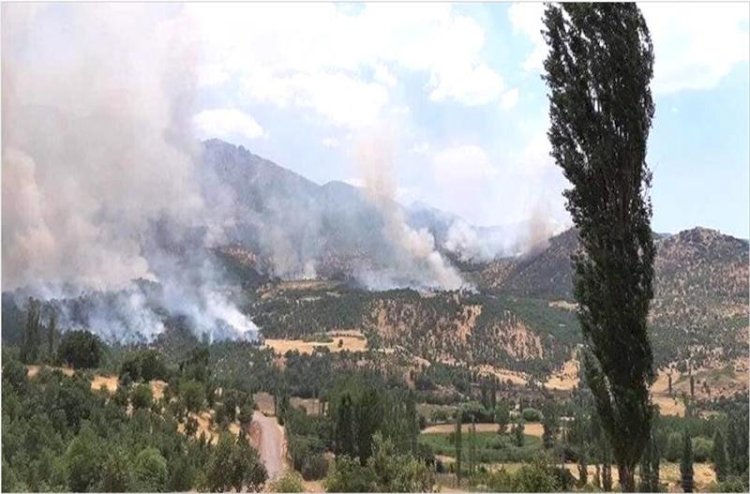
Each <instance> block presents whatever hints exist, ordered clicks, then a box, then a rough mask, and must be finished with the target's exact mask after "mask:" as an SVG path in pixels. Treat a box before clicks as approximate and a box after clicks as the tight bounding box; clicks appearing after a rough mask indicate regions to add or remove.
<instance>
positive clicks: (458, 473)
mask: <svg viewBox="0 0 750 494" xmlns="http://www.w3.org/2000/svg"><path fill="white" fill-rule="evenodd" d="M462 419H463V413H462V412H461V410H458V411H457V412H456V433H455V442H456V482H457V484H458V487H459V488H460V487H461V448H462V447H463V444H462V441H461V425H462V422H463V420H462Z"/></svg>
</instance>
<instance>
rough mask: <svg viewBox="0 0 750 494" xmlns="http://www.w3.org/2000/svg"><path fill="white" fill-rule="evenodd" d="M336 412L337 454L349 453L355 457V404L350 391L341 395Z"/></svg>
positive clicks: (348, 454) (351, 456)
mask: <svg viewBox="0 0 750 494" xmlns="http://www.w3.org/2000/svg"><path fill="white" fill-rule="evenodd" d="M336 411H337V413H336V429H335V434H336V440H335V444H334V446H335V448H336V449H335V452H336V455H337V456H339V455H347V456H349V457H350V458H354V457H355V455H356V445H355V443H354V406H353V404H352V398H351V396H350V395H349V393H345V394H344V396H342V397H341V401H340V402H339V404H338V407H337V410H336Z"/></svg>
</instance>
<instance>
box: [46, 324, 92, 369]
mask: <svg viewBox="0 0 750 494" xmlns="http://www.w3.org/2000/svg"><path fill="white" fill-rule="evenodd" d="M102 347H103V344H102V341H101V340H100V339H99V337H98V336H96V335H95V334H93V333H90V332H88V331H83V330H76V331H68V332H67V333H65V334H64V335H63V337H62V340H61V341H60V347H59V348H58V350H57V356H58V359H59V360H60V361H61V362H63V363H64V364H67V365H70V366H72V367H73V368H75V369H90V368H93V367H97V366H98V365H99V362H100V361H101V358H102V353H103V348H102Z"/></svg>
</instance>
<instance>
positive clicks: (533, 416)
mask: <svg viewBox="0 0 750 494" xmlns="http://www.w3.org/2000/svg"><path fill="white" fill-rule="evenodd" d="M521 417H523V420H524V421H526V422H541V421H542V412H540V411H539V410H537V409H536V408H524V409H523V412H521Z"/></svg>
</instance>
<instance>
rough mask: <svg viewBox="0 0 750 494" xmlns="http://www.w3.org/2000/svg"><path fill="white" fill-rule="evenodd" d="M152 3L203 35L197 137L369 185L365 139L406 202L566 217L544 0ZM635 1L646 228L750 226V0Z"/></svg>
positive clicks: (474, 219)
mask: <svg viewBox="0 0 750 494" xmlns="http://www.w3.org/2000/svg"><path fill="white" fill-rule="evenodd" d="M61 8H62V7H61ZM149 8H151V7H149ZM153 8H159V9H163V11H162V12H160V14H159V15H160V16H162V17H163V19H162V21H163V22H165V23H169V22H176V20H179V22H183V23H184V25H185V26H187V28H188V29H189V31H190V33H191V37H192V38H193V41H194V61H195V77H196V88H195V89H196V100H195V102H194V105H193V109H192V112H193V115H192V117H191V121H192V125H193V127H194V129H195V132H196V134H197V136H199V137H200V138H209V137H218V138H221V139H224V140H227V141H229V142H232V143H234V144H237V145H242V146H244V147H245V148H247V149H248V150H250V151H252V152H253V153H255V154H258V155H260V156H263V157H265V158H268V159H270V160H272V161H274V162H276V163H278V164H280V165H282V166H284V167H286V168H289V169H291V170H293V171H295V172H297V173H300V174H301V175H303V176H305V177H307V178H309V179H311V180H313V181H315V182H317V183H319V184H323V183H325V182H328V181H330V180H341V181H346V182H348V183H351V184H354V185H358V184H361V183H362V175H363V173H364V172H363V170H362V166H361V165H360V164H359V163H358V159H357V156H358V150H359V149H361V148H362V147H363V146H369V145H371V144H372V143H375V145H377V146H380V147H382V149H383V150H384V152H383V153H382V154H383V156H385V157H387V158H385V159H388V160H389V163H384V164H383V166H384V168H386V169H389V170H391V171H392V173H393V174H394V177H393V179H394V181H395V182H396V183H397V184H398V188H397V191H398V199H399V200H400V201H401V202H402V203H404V204H410V203H412V202H415V201H421V202H424V203H427V204H430V205H432V206H434V207H437V208H440V209H443V210H446V211H450V212H452V213H455V214H458V215H460V216H463V217H464V218H465V219H466V220H468V221H469V222H471V223H473V224H476V225H496V224H509V223H514V222H518V221H523V220H527V219H529V218H531V217H539V216H542V217H544V218H548V219H550V220H551V221H552V222H554V223H555V224H559V225H567V224H568V223H569V219H568V215H567V213H566V211H565V209H564V201H563V198H562V196H561V192H562V191H563V190H564V189H565V188H566V186H567V184H566V180H565V179H564V177H563V176H562V174H561V172H560V171H559V169H558V168H557V167H556V166H555V164H554V162H553V161H552V159H551V158H550V157H549V144H548V142H547V137H546V131H547V128H548V124H549V121H548V117H547V110H548V106H547V104H548V103H547V97H546V88H545V85H544V83H543V81H542V80H541V77H540V76H541V72H542V60H543V59H544V57H545V55H546V47H545V45H544V42H543V40H542V37H541V35H540V33H539V31H540V29H541V16H542V10H543V6H542V4H540V3H523V4H514V3H493V4H489V3H471V4H448V3H439V4H438V3H436V4H414V3H410V4H394V3H376V4H343V3H339V4H333V3H330V4H326V3H308V4H290V3H279V4H265V3H252V4H237V3H233V4H216V3H212V4H209V3H190V4H185V5H176V4H172V5H169V6H167V7H164V6H159V7H156V6H154V7H153ZM641 8H642V10H643V12H644V16H645V18H646V21H647V23H648V25H649V28H650V30H651V33H652V38H653V42H654V50H655V77H654V80H653V82H652V90H653V94H654V98H655V103H656V114H655V118H654V121H653V128H652V131H651V136H650V140H649V146H648V157H647V160H648V164H649V166H650V167H651V169H652V171H653V173H654V179H653V188H652V191H651V197H652V201H653V206H654V216H653V222H652V227H653V229H654V230H656V231H658V232H671V233H674V232H677V231H680V230H683V229H687V228H692V227H694V226H705V227H710V228H715V229H718V230H720V231H722V232H724V233H728V234H731V235H734V236H738V237H743V238H748V237H749V236H750V233H749V232H748V229H749V228H750V227H749V226H748V225H749V224H750V197H749V193H748V190H749V186H748V184H749V183H750V175H749V172H748V170H749V168H750V154H749V144H748V136H749V135H750V125H749V120H750V112H749V108H750V101H749V93H750V81H749V80H748V79H749V76H748V73H749V65H748V63H749V58H750V57H749V50H750V48H749V47H750V36H749V34H748V24H749V21H748V19H749V13H750V6H749V5H748V4H746V3H725V4H721V3H711V4H708V3H705V4H704V3H690V4H680V3H649V4H641ZM48 21H49V20H48ZM61 56H62V55H61ZM67 56H74V54H68V55H67ZM133 66H135V67H137V64H135V65H133Z"/></svg>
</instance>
